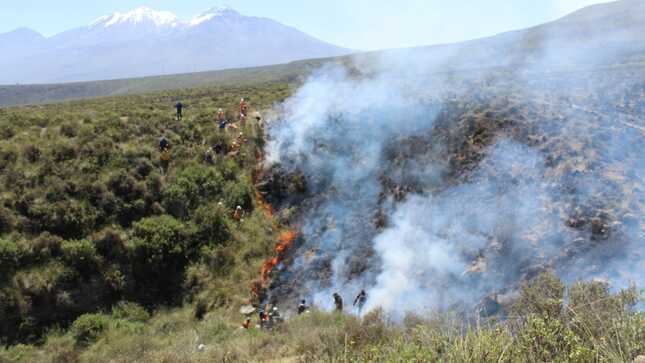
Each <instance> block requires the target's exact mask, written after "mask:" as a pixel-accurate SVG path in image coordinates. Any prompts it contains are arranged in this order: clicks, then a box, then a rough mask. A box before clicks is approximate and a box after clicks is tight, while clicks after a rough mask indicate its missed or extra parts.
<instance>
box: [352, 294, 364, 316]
mask: <svg viewBox="0 0 645 363" xmlns="http://www.w3.org/2000/svg"><path fill="white" fill-rule="evenodd" d="M365 302H367V293H366V292H365V290H361V292H360V293H359V294H358V295H357V296H356V299H354V304H353V306H355V307H356V308H357V309H358V313H359V314H360V313H361V310H363V306H365Z"/></svg>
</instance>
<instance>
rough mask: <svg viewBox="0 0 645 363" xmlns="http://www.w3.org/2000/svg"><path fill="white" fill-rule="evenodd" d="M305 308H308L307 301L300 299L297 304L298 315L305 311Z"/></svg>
mask: <svg viewBox="0 0 645 363" xmlns="http://www.w3.org/2000/svg"><path fill="white" fill-rule="evenodd" d="M307 309H309V307H307V302H306V301H305V300H302V301H300V304H298V315H301V314H303V313H305V312H306V311H307Z"/></svg>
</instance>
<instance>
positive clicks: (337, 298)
mask: <svg viewBox="0 0 645 363" xmlns="http://www.w3.org/2000/svg"><path fill="white" fill-rule="evenodd" d="M334 305H336V311H338V312H342V311H343V298H342V297H340V295H339V294H338V293H337V292H335V293H334Z"/></svg>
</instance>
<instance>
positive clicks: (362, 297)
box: [332, 290, 367, 314]
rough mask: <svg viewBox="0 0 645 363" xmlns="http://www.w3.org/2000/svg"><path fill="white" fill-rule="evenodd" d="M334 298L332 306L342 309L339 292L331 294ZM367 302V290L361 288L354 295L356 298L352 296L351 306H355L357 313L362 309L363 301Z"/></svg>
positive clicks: (339, 310) (337, 309)
mask: <svg viewBox="0 0 645 363" xmlns="http://www.w3.org/2000/svg"><path fill="white" fill-rule="evenodd" d="M332 297H333V298H334V306H335V308H336V311H338V312H342V311H343V298H342V297H341V296H340V294H339V293H337V292H335V293H334V295H332ZM366 302H367V292H365V290H361V292H359V293H358V295H356V298H354V303H353V304H352V306H353V307H354V308H356V310H357V312H358V314H360V313H361V312H362V311H363V307H364V306H365V303H366Z"/></svg>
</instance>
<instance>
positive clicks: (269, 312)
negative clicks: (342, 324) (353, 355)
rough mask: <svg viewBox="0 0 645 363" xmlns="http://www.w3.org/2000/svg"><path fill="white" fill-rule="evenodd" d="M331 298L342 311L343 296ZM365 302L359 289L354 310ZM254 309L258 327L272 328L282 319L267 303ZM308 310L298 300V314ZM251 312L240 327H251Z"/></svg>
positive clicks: (365, 297)
mask: <svg viewBox="0 0 645 363" xmlns="http://www.w3.org/2000/svg"><path fill="white" fill-rule="evenodd" d="M333 298H334V305H335V307H336V308H335V311H336V312H342V311H343V298H342V297H341V296H340V294H339V293H337V292H336V293H334V294H333ZM366 302H367V293H366V292H365V290H361V292H359V293H358V295H356V298H355V299H354V303H353V304H352V306H353V307H354V308H356V312H357V313H358V314H360V313H361V312H362V311H363V307H364V306H365V303H366ZM252 310H253V309H252ZM256 311H257V313H258V320H259V324H258V325H257V327H258V328H261V329H273V328H274V327H275V326H276V325H277V324H279V323H281V322H282V321H283V318H282V315H280V312H279V310H278V307H277V306H273V307H270V306H269V305H266V306H264V307H260V308H258V309H257V310H256ZM309 311H310V307H309V306H308V305H307V301H306V300H304V299H303V300H300V303H299V304H298V307H297V309H296V312H297V313H298V315H302V314H305V313H308V312H309ZM251 314H252V313H251V311H249V314H247V317H246V319H245V320H244V323H243V324H242V328H244V329H250V328H251V327H252V323H251Z"/></svg>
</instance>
